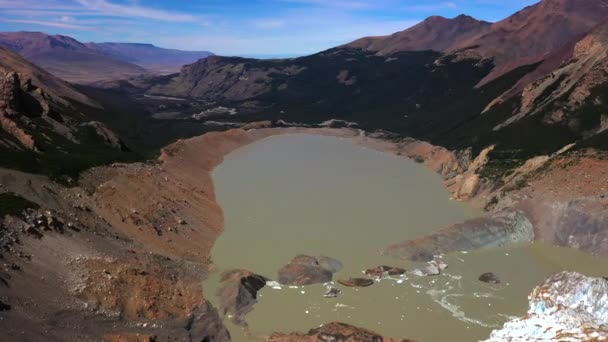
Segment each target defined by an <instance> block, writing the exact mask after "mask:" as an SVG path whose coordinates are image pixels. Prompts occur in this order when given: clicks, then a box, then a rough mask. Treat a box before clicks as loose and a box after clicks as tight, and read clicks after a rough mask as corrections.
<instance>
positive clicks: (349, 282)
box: [338, 278, 374, 287]
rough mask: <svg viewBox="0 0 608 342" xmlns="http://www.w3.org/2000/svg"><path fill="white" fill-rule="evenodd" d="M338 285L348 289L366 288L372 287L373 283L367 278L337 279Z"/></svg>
mask: <svg viewBox="0 0 608 342" xmlns="http://www.w3.org/2000/svg"><path fill="white" fill-rule="evenodd" d="M338 283H340V284H342V285H344V286H348V287H368V286H372V285H374V281H373V280H372V279H368V278H350V279H338Z"/></svg>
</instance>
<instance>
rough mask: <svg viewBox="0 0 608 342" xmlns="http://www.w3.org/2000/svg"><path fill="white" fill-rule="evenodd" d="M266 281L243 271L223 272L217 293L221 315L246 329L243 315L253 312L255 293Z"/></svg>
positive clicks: (255, 301) (255, 299) (255, 300)
mask: <svg viewBox="0 0 608 342" xmlns="http://www.w3.org/2000/svg"><path fill="white" fill-rule="evenodd" d="M267 281H268V279H266V278H265V277H263V276H261V275H258V274H255V273H252V272H249V271H245V270H232V271H226V272H224V273H223V274H222V278H221V286H220V289H219V290H218V293H217V295H218V297H219V298H220V309H221V311H222V313H223V314H224V315H231V316H232V322H233V323H234V324H236V325H240V326H243V327H247V322H245V315H246V314H248V313H249V312H251V311H252V310H253V306H254V305H255V303H257V293H258V291H259V290H261V289H262V288H263V287H264V286H266V282H267Z"/></svg>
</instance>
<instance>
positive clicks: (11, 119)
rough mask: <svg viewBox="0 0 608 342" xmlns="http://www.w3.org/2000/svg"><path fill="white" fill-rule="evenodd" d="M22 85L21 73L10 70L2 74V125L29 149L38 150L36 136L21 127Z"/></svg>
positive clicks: (0, 122)
mask: <svg viewBox="0 0 608 342" xmlns="http://www.w3.org/2000/svg"><path fill="white" fill-rule="evenodd" d="M20 94H21V85H20V82H19V75H17V73H15V72H8V73H5V74H4V75H0V126H1V127H2V129H3V130H4V131H5V132H6V133H7V134H8V135H10V136H12V137H13V138H14V139H15V140H17V141H18V142H19V143H20V144H21V145H22V146H24V147H25V148H27V149H28V150H36V144H35V142H34V138H33V137H32V136H31V135H30V134H28V133H26V132H25V131H24V130H23V129H22V128H20V127H19V124H18V118H19V116H20V109H21V108H20V101H19V97H20Z"/></svg>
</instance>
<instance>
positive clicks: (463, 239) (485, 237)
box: [383, 211, 534, 261]
mask: <svg viewBox="0 0 608 342" xmlns="http://www.w3.org/2000/svg"><path fill="white" fill-rule="evenodd" d="M533 240H534V227H533V226H532V224H531V223H530V221H529V219H528V218H527V217H526V216H525V214H524V213H522V212H520V211H503V212H498V213H495V214H491V215H489V216H486V217H480V218H475V219H471V220H469V221H466V222H463V223H459V224H455V225H452V226H449V227H445V228H443V229H441V230H439V231H437V232H436V233H433V234H430V235H427V236H425V237H422V238H419V239H415V240H411V241H407V242H405V243H401V244H396V245H392V246H389V247H388V248H386V249H385V250H384V251H383V254H385V255H390V256H394V257H399V258H403V259H409V260H413V261H429V260H433V258H434V256H435V255H439V254H445V253H450V252H455V251H466V250H473V249H479V248H493V247H503V246H507V245H509V244H512V243H516V242H526V241H533Z"/></svg>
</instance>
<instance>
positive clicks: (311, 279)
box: [279, 255, 342, 286]
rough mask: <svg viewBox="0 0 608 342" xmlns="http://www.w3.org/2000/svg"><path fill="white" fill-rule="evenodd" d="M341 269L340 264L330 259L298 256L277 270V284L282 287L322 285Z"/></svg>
mask: <svg viewBox="0 0 608 342" xmlns="http://www.w3.org/2000/svg"><path fill="white" fill-rule="evenodd" d="M341 269H342V263H341V262H340V261H338V260H336V259H332V258H330V257H325V256H319V257H312V256H308V255H298V256H296V257H295V258H293V259H292V260H291V262H289V264H287V265H285V266H284V267H283V268H281V269H280V270H279V283H281V284H283V285H296V286H302V285H312V284H322V283H326V282H329V281H331V280H332V278H333V274H334V273H336V272H338V271H340V270H341Z"/></svg>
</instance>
